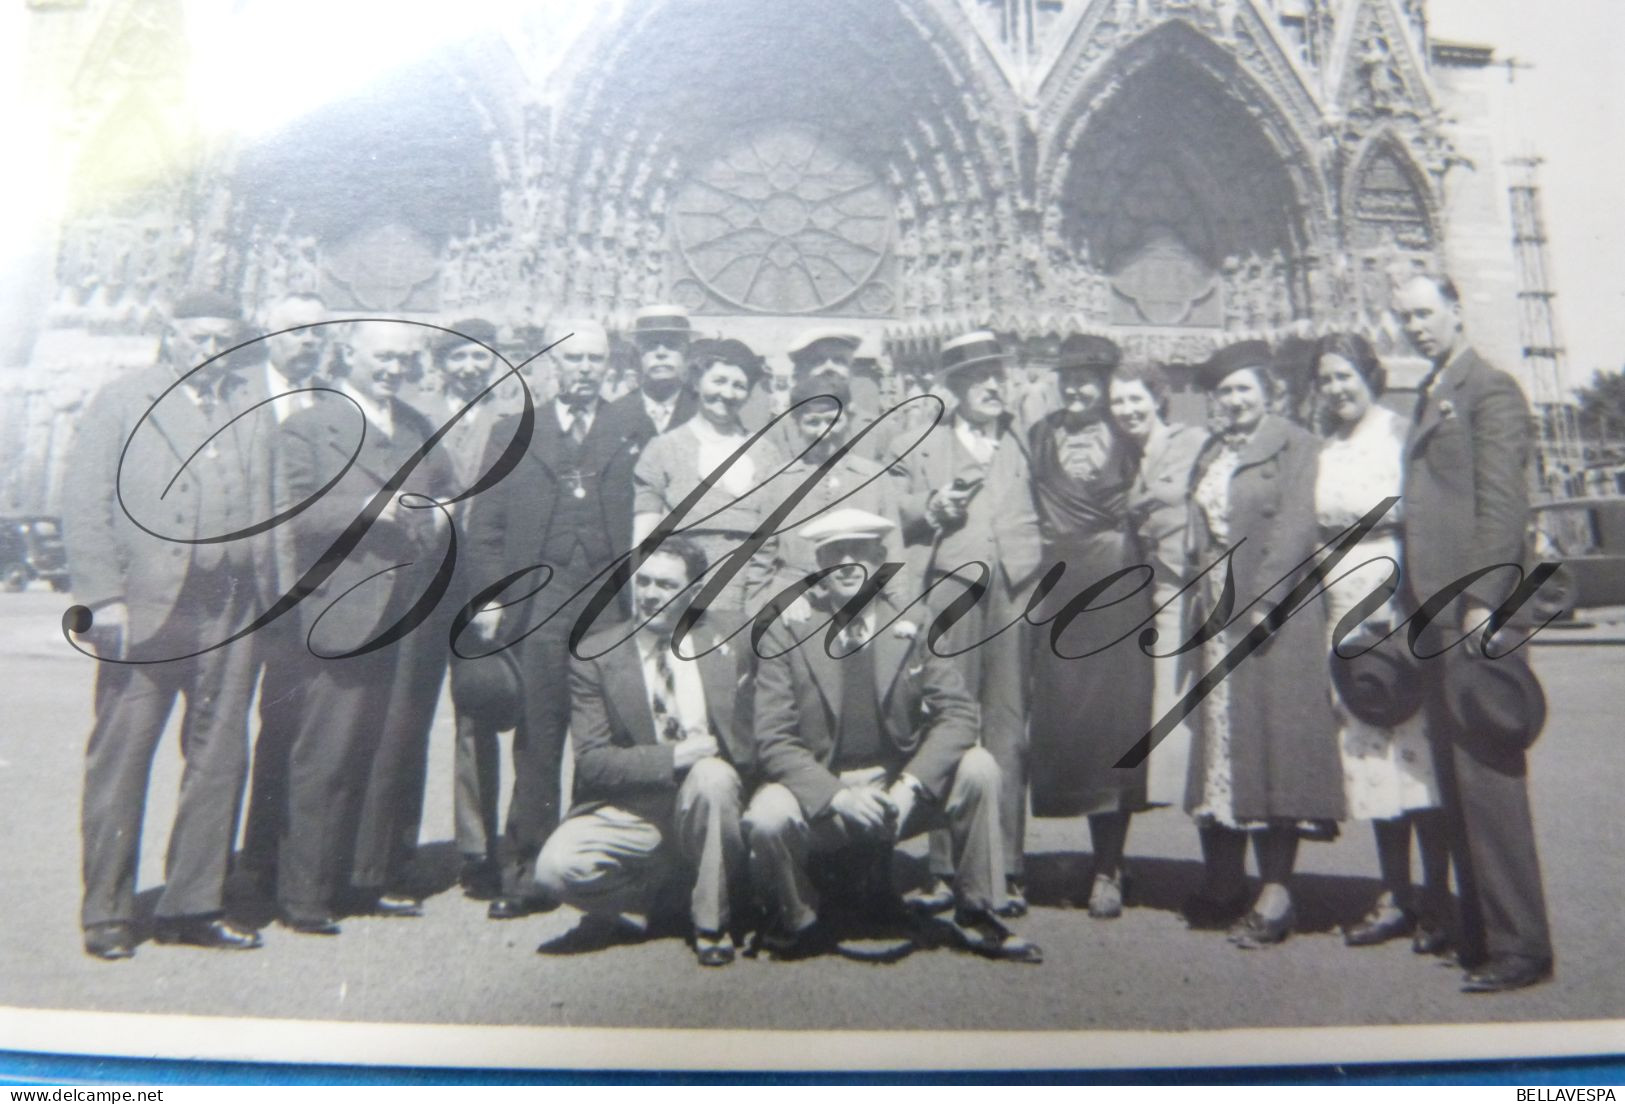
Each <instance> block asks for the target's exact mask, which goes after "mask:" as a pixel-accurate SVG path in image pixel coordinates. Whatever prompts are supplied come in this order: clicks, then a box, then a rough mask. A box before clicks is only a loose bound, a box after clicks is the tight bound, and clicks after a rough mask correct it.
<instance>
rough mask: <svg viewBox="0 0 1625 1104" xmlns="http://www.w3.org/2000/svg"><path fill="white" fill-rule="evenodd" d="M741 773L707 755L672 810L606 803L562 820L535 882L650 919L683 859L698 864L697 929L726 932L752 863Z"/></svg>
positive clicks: (692, 906) (585, 905)
mask: <svg viewBox="0 0 1625 1104" xmlns="http://www.w3.org/2000/svg"><path fill="white" fill-rule="evenodd" d="M740 803H741V785H740V781H739V775H738V774H737V773H736V772H735V771H734V769H733V767H731V766H729V765H728V764H727V763H726V762H725V761H723V760H721V759H715V758H713V759H702V760H701V761H700V762H698V763H695V764H694V765H693V766H692V767H690V768H689V770H688V775H687V776H686V777H685V778H684V779H683V781H682V784H681V785H680V786H678V788H677V797H676V800H675V802H674V803H673V808H672V812H671V814H670V815H669V816H668V817H665V818H662V819H655V818H651V817H648V816H644V815H643V814H642V813H639V812H634V811H631V810H628V809H624V808H620V807H618V806H615V805H605V806H601V807H599V808H597V809H594V810H593V811H591V812H589V813H583V814H581V815H579V816H573V817H571V818H569V819H568V820H566V821H565V822H564V823H563V824H561V825H559V828H558V830H557V831H556V832H554V833H553V835H552V836H551V837H549V839H548V841H547V844H546V845H545V846H544V847H543V848H542V852H541V855H540V856H539V857H538V858H537V860H536V886H537V889H538V890H540V892H542V893H544V894H546V895H547V896H549V897H552V898H554V899H555V900H559V901H562V902H564V903H565V904H569V905H574V906H575V907H576V908H579V909H581V910H582V911H584V912H590V913H599V914H606V915H622V916H629V917H632V918H634V919H637V920H640V921H641V920H643V919H644V918H646V917H647V916H648V914H649V911H650V909H651V908H652V906H653V905H654V902H655V898H656V896H657V895H658V894H659V892H660V889H661V887H662V886H663V885H664V884H665V882H666V881H667V879H668V878H669V877H670V876H671V874H672V873H673V871H674V869H676V868H677V867H678V865H679V863H681V864H682V865H683V866H685V867H692V868H693V871H694V886H693V889H692V891H691V892H690V894H689V914H690V918H691V919H692V920H693V922H694V928H695V930H696V931H702V932H721V931H724V930H725V929H726V928H727V927H728V923H729V920H730V919H731V917H732V895H733V894H734V892H736V890H737V887H738V886H739V885H740V883H741V875H742V874H743V873H744V868H745V838H744V834H743V832H742V830H741V828H740V820H739V807H740Z"/></svg>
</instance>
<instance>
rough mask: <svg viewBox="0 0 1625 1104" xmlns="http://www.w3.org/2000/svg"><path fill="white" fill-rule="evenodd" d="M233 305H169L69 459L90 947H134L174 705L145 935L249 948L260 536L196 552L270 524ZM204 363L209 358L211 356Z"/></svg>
mask: <svg viewBox="0 0 1625 1104" xmlns="http://www.w3.org/2000/svg"><path fill="white" fill-rule="evenodd" d="M241 328H242V310H241V308H240V307H239V305H238V304H237V303H236V302H235V301H233V300H231V299H229V298H227V297H226V296H224V295H221V294H219V293H218V292H212V291H205V292H194V293H191V294H189V295H186V296H183V297H182V298H181V299H180V300H179V301H178V302H176V303H175V305H174V308H173V310H172V311H171V312H170V317H169V320H168V326H167V329H166V331H165V334H164V339H163V344H162V347H161V349H160V353H159V356H160V360H161V361H162V363H160V364H159V365H158V366H157V367H155V368H152V369H150V370H145V371H139V372H134V373H131V374H129V375H127V376H124V377H122V378H120V379H117V380H114V381H113V382H112V383H110V384H108V385H107V386H106V387H104V388H103V389H102V390H101V391H100V392H99V393H98V394H97V395H96V396H95V397H94V398H93V399H92V400H91V402H90V404H89V406H88V407H87V408H86V410H85V412H84V414H83V415H82V417H81V418H80V421H79V425H78V433H77V436H76V437H75V440H74V445H73V451H72V454H71V457H70V461H69V463H68V464H67V465H66V471H67V476H66V480H67V481H66V484H65V486H64V492H63V502H64V511H65V513H64V518H63V529H64V536H65V538H66V544H67V551H68V559H69V562H70V563H72V565H73V585H74V593H75V597H76V599H77V601H78V602H79V603H80V605H79V606H77V607H75V609H74V610H73V611H70V617H72V618H73V619H74V620H75V621H76V624H75V625H74V628H75V631H76V632H77V633H79V634H81V637H82V639H83V640H84V641H85V642H86V643H87V644H89V645H91V648H92V649H93V651H94V652H95V654H96V655H97V656H98V657H99V658H100V660H101V661H102V662H101V663H100V664H99V666H98V669H97V672H96V697H95V710H96V719H95V723H94V726H93V728H92V729H91V733H90V742H89V747H88V748H87V750H86V755H85V789H84V807H83V814H82V828H83V832H84V902H83V908H82V910H81V921H82V923H83V926H84V941H85V951H86V953H88V954H90V955H92V956H94V957H97V958H101V959H119V958H129V957H130V956H131V955H133V954H134V953H135V947H136V942H137V933H136V930H135V914H136V907H135V887H136V865H137V859H138V856H139V853H140V841H141V822H142V815H143V813H144V811H145V806H146V797H147V786H148V779H149V774H150V772H151V769H152V757H153V754H154V752H155V751H156V749H157V746H158V741H159V737H160V736H162V734H163V731H164V724H165V721H166V720H167V719H168V716H169V712H170V709H171V708H172V707H173V705H174V702H175V697H176V695H177V694H179V695H182V696H183V697H184V698H185V711H184V714H183V718H182V732H183V733H184V737H185V738H184V739H183V740H182V742H181V750H182V754H183V755H184V756H185V759H186V771H185V776H184V780H183V782H182V785H181V792H180V801H179V805H178V807H177V809H176V814H175V822H174V825H173V827H172V828H171V830H170V836H169V852H168V859H167V863H166V871H165V883H164V889H163V893H162V895H161V896H160V897H159V899H158V904H157V910H156V913H157V916H156V922H155V932H154V934H155V936H156V938H157V940H158V942H160V943H184V944H189V945H192V946H198V947H207V948H213V949H219V950H250V949H253V948H255V947H258V946H259V945H260V938H259V936H258V935H257V934H256V933H255V932H254V931H252V930H250V929H247V928H243V927H240V926H238V925H237V924H234V923H232V922H231V921H229V920H227V919H225V917H224V884H225V878H226V868H227V863H228V860H229V858H230V855H231V848H232V841H233V838H234V837H235V835H236V832H237V813H238V807H239V804H240V802H241V800H242V793H243V785H244V783H245V782H246V780H247V772H248V706H249V699H250V697H251V696H252V694H253V677H254V660H255V642H254V641H253V640H252V639H249V638H245V639H242V640H239V641H235V642H233V643H232V644H229V645H226V646H225V647H215V645H218V644H220V643H221V642H222V641H224V640H226V639H227V638H229V637H231V636H232V635H233V634H235V633H237V632H240V631H241V630H242V629H244V628H246V627H247V626H248V625H249V624H250V623H251V622H252V621H253V619H254V617H255V615H256V614H257V613H258V612H259V611H258V610H257V609H256V605H257V596H258V593H259V578H260V577H262V576H263V575H265V574H267V573H269V575H270V577H271V578H273V579H274V578H275V573H274V566H273V564H272V563H271V559H272V556H271V545H270V541H269V539H268V537H266V536H265V535H259V536H250V537H240V538H237V539H231V540H216V541H213V542H209V543H194V542H197V541H199V540H200V539H203V538H221V537H225V536H227V535H229V534H232V533H236V532H240V531H241V530H243V529H245V528H248V527H249V526H251V525H253V524H254V523H255V522H259V521H263V520H264V519H266V518H268V517H270V516H271V512H270V509H269V495H270V486H269V480H268V479H266V478H265V473H264V472H263V470H262V469H261V466H260V465H259V463H258V462H257V460H256V455H255V451H254V449H253V447H252V443H251V436H252V430H251V428H250V423H251V421H252V419H244V421H242V422H239V423H237V424H236V425H232V424H230V423H231V422H232V419H233V417H234V416H235V415H237V414H239V413H242V412H244V411H245V410H247V409H248V408H249V405H251V404H246V403H245V402H244V401H243V400H244V397H245V390H246V389H245V388H244V387H243V385H242V380H240V379H239V378H238V377H237V376H235V375H234V374H233V373H232V372H231V371H230V370H228V358H227V357H226V356H224V355H223V354H225V353H226V351H227V350H228V349H230V348H231V347H233V346H234V345H236V344H237V343H238V342H239V341H240V340H241ZM216 358H218V359H216Z"/></svg>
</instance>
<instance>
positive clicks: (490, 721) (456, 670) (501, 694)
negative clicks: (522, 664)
mask: <svg viewBox="0 0 1625 1104" xmlns="http://www.w3.org/2000/svg"><path fill="white" fill-rule="evenodd" d="M451 700H452V704H453V705H455V706H456V707H457V712H458V713H459V714H460V715H462V716H465V717H469V718H471V719H473V720H475V721H477V722H479V723H480V724H483V725H486V726H488V727H490V728H493V729H496V730H497V731H498V732H502V731H506V730H507V729H510V728H515V727H517V726H518V724H519V720H520V714H521V712H522V711H523V708H524V698H523V695H522V694H521V692H520V682H519V661H518V660H517V659H516V658H515V656H514V654H513V649H512V648H504V649H503V650H502V651H500V652H493V653H492V654H491V655H487V656H479V657H477V658H475V659H460V658H457V657H455V656H454V657H453V658H452V661H451Z"/></svg>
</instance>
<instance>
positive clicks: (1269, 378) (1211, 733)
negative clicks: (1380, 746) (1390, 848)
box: [1185, 341, 1344, 948]
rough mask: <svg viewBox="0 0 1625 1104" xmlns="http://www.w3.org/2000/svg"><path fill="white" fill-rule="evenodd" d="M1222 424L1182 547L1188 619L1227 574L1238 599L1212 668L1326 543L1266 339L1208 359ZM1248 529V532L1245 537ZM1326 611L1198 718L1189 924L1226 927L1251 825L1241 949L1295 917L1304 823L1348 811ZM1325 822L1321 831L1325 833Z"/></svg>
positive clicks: (1209, 661) (1213, 613)
mask: <svg viewBox="0 0 1625 1104" xmlns="http://www.w3.org/2000/svg"><path fill="white" fill-rule="evenodd" d="M1200 378H1201V382H1202V385H1203V386H1204V387H1205V388H1206V389H1207V391H1208V394H1209V396H1210V399H1211V401H1212V403H1213V407H1214V410H1215V414H1216V417H1217V424H1218V426H1219V429H1218V432H1216V433H1214V434H1213V435H1212V436H1211V437H1210V438H1209V439H1208V442H1207V444H1206V445H1204V446H1203V448H1202V452H1201V455H1200V456H1198V457H1197V461H1196V469H1195V473H1194V477H1193V482H1192V485H1191V510H1190V523H1189V524H1190V530H1189V547H1190V551H1191V556H1192V565H1193V568H1194V569H1195V570H1197V571H1203V570H1205V569H1207V568H1209V567H1210V566H1213V565H1217V567H1216V568H1215V569H1214V570H1207V571H1206V573H1205V574H1203V575H1202V578H1201V580H1200V583H1199V586H1198V600H1197V601H1195V602H1194V603H1193V609H1192V614H1193V616H1192V619H1191V624H1192V628H1194V627H1195V626H1197V625H1201V626H1203V627H1204V628H1206V627H1210V626H1208V625H1207V622H1208V620H1209V619H1210V618H1212V619H1214V620H1217V616H1218V615H1223V614H1224V612H1225V611H1223V610H1222V609H1221V605H1222V601H1223V599H1222V592H1223V590H1224V589H1225V586H1224V584H1225V581H1226V578H1227V575H1229V576H1230V577H1232V578H1233V581H1234V586H1235V590H1234V600H1235V604H1234V608H1233V609H1232V610H1231V611H1229V614H1228V620H1227V622H1226V624H1225V627H1224V628H1223V631H1221V632H1218V633H1217V634H1215V635H1214V636H1212V637H1211V638H1210V639H1209V640H1208V641H1207V642H1206V643H1204V644H1203V645H1202V648H1201V652H1200V664H1199V668H1200V670H1201V671H1202V672H1204V673H1205V672H1212V671H1215V670H1216V669H1217V668H1219V667H1220V666H1221V665H1222V664H1223V663H1224V662H1225V659H1226V656H1228V655H1229V654H1230V653H1231V652H1232V650H1234V649H1235V648H1237V646H1238V645H1239V644H1241V642H1242V639H1243V638H1244V637H1245V636H1247V635H1248V633H1249V632H1250V631H1251V630H1252V629H1253V628H1255V627H1256V626H1258V625H1259V624H1260V623H1261V622H1262V621H1264V620H1265V618H1266V617H1268V616H1269V614H1270V613H1271V611H1272V610H1273V609H1274V608H1275V606H1276V605H1277V604H1278V603H1280V602H1281V601H1282V600H1283V599H1284V598H1285V597H1286V595H1287V593H1288V592H1289V591H1290V590H1291V589H1292V587H1293V586H1294V585H1295V584H1296V583H1297V582H1298V581H1299V580H1300V579H1301V577H1302V576H1303V574H1304V573H1305V572H1306V571H1307V570H1308V568H1306V567H1305V566H1304V565H1305V564H1306V563H1308V562H1309V561H1310V560H1311V558H1312V556H1313V554H1314V552H1315V551H1316V549H1317V548H1318V547H1319V544H1320V541H1319V537H1320V527H1319V524H1318V523H1317V521H1316V518H1315V479H1316V472H1317V467H1318V465H1317V463H1316V454H1317V453H1318V452H1319V450H1320V442H1319V441H1318V440H1317V439H1316V437H1315V436H1314V434H1312V433H1310V432H1309V431H1307V430H1305V429H1302V428H1301V427H1299V426H1297V425H1294V424H1293V423H1291V422H1289V421H1287V420H1286V419H1285V418H1282V417H1280V416H1279V415H1276V414H1271V413H1269V412H1268V410H1269V404H1270V400H1271V397H1272V395H1273V394H1275V393H1276V392H1277V389H1278V387H1279V383H1278V381H1277V380H1276V378H1275V376H1274V374H1273V372H1272V369H1271V355H1270V349H1269V346H1268V345H1266V344H1264V343H1263V342H1262V341H1244V342H1241V343H1239V344H1236V345H1231V346H1228V347H1226V348H1224V349H1221V350H1219V351H1218V352H1217V353H1215V354H1214V355H1213V357H1212V358H1211V359H1210V360H1209V361H1208V362H1207V363H1206V364H1204V365H1203V366H1202V369H1201V374H1200ZM1238 542H1239V543H1238ZM1227 554H1228V555H1229V557H1230V559H1229V564H1228V565H1225V564H1221V563H1219V561H1220V560H1221V559H1223V558H1224V557H1225V556H1226V555H1227ZM1325 653H1326V614H1325V607H1324V605H1323V604H1322V603H1321V602H1319V601H1309V602H1305V603H1303V604H1302V605H1301V606H1300V608H1298V609H1296V610H1295V611H1293V612H1292V613H1291V616H1290V617H1287V618H1286V619H1285V620H1284V621H1280V622H1279V623H1277V624H1276V626H1275V628H1274V631H1273V632H1272V633H1271V635H1270V636H1269V637H1268V638H1267V639H1266V640H1265V641H1264V643H1263V644H1262V645H1261V646H1259V647H1257V648H1256V649H1255V650H1253V651H1252V652H1251V654H1249V655H1247V656H1246V658H1244V659H1242V660H1240V662H1238V663H1236V664H1235V666H1234V667H1233V668H1231V669H1230V670H1229V672H1228V674H1226V675H1224V677H1223V678H1222V679H1221V680H1220V681H1218V682H1217V683H1216V684H1215V685H1214V686H1213V688H1212V689H1211V690H1210V692H1209V693H1208V694H1207V696H1206V697H1204V698H1203V699H1202V701H1201V703H1200V704H1199V705H1198V706H1197V708H1196V709H1195V710H1194V711H1193V713H1192V714H1191V717H1192V720H1193V721H1194V722H1195V736H1194V739H1193V741H1192V755H1191V771H1190V785H1189V789H1188V791H1187V793H1186V798H1185V807H1186V809H1187V810H1188V811H1189V812H1190V813H1191V815H1192V816H1193V817H1195V818H1196V821H1197V824H1198V825H1199V826H1200V829H1201V838H1202V857H1203V860H1204V865H1205V879H1204V882H1203V885H1202V887H1201V889H1200V890H1199V891H1198V892H1197V893H1196V895H1195V896H1194V897H1192V898H1191V899H1190V900H1189V901H1187V902H1186V906H1185V910H1186V916H1187V918H1188V919H1189V920H1190V922H1191V924H1192V926H1193V927H1216V926H1222V925H1223V924H1224V923H1226V922H1228V921H1229V920H1230V919H1231V918H1232V917H1234V916H1237V915H1240V914H1241V912H1242V910H1244V909H1246V901H1247V894H1246V877H1245V874H1246V870H1245V862H1246V846H1247V837H1248V836H1249V835H1251V836H1252V837H1253V844H1254V853H1255V856H1256V858H1257V861H1258V873H1259V880H1260V881H1261V882H1262V883H1263V889H1262V890H1261V892H1260V893H1259V895H1258V897H1257V899H1256V900H1254V902H1253V904H1252V908H1251V910H1250V911H1247V912H1246V915H1245V916H1242V917H1241V919H1240V920H1239V921H1238V922H1237V923H1236V924H1235V925H1234V926H1233V927H1232V928H1231V932H1230V939H1231V942H1233V943H1235V944H1236V945H1238V946H1241V947H1245V948H1253V947H1263V946H1267V945H1269V944H1274V943H1279V942H1281V941H1282V940H1284V939H1285V938H1286V937H1287V936H1288V935H1289V934H1290V933H1291V931H1292V927H1293V922H1294V914H1293V907H1292V894H1291V890H1290V888H1289V883H1290V880H1291V876H1292V870H1293V867H1294V866H1295V864H1296V862H1297V853H1298V840H1299V835H1300V832H1302V831H1304V830H1305V828H1306V827H1313V828H1316V829H1320V830H1323V829H1324V826H1325V825H1326V822H1333V821H1337V820H1340V819H1342V817H1343V811H1344V805H1343V772H1342V763H1341V761H1340V759H1339V756H1338V752H1337V728H1336V723H1335V721H1334V719H1333V717H1332V710H1331V676H1330V673H1329V670H1328V667H1327V664H1326V654H1325ZM1317 834H1318V833H1317Z"/></svg>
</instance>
